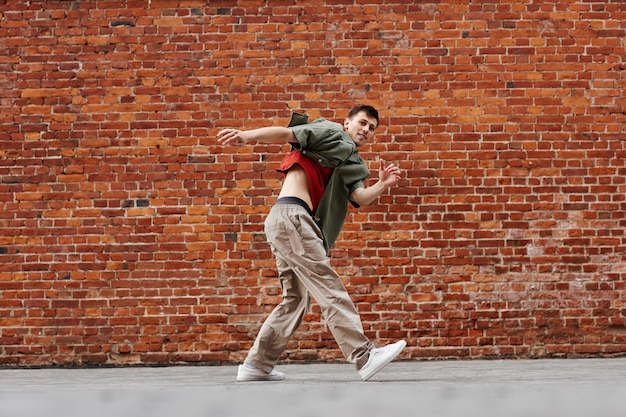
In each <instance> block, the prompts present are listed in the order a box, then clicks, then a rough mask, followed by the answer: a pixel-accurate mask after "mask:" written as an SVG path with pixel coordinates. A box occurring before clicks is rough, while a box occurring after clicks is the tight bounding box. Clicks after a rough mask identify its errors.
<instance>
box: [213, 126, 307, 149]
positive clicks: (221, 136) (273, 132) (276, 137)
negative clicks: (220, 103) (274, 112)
mask: <svg viewBox="0 0 626 417" xmlns="http://www.w3.org/2000/svg"><path fill="white" fill-rule="evenodd" d="M217 138H218V140H219V141H220V143H221V144H222V145H245V144H247V143H249V142H262V143H287V142H291V143H297V142H298V141H297V140H296V137H295V136H294V134H293V131H292V130H291V129H289V128H287V127H280V126H270V127H261V128H258V129H252V130H238V129H223V130H221V131H220V132H219V133H218V134H217Z"/></svg>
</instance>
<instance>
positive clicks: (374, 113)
mask: <svg viewBox="0 0 626 417" xmlns="http://www.w3.org/2000/svg"><path fill="white" fill-rule="evenodd" d="M360 112H365V114H367V115H368V116H369V117H373V118H374V119H376V124H378V110H376V109H375V108H374V107H372V106H368V105H367V104H359V105H358V106H354V107H353V108H352V110H350V113H348V119H352V118H353V117H354V116H356V115H357V114H359V113H360Z"/></svg>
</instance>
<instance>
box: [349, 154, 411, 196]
mask: <svg viewBox="0 0 626 417" xmlns="http://www.w3.org/2000/svg"><path fill="white" fill-rule="evenodd" d="M399 179H400V168H398V167H397V166H396V165H394V164H389V165H387V166H385V161H383V160H382V159H381V160H380V164H379V167H378V181H377V182H376V183H375V184H374V185H372V186H371V187H367V188H357V189H356V190H354V191H353V192H352V194H350V200H352V201H354V202H355V203H357V204H358V205H359V206H369V205H370V204H372V203H373V202H374V201H375V200H376V199H377V198H378V197H380V196H381V194H382V193H383V192H384V191H385V190H386V189H387V188H389V187H391V186H393V185H395V184H396V183H397V182H398V180H399Z"/></svg>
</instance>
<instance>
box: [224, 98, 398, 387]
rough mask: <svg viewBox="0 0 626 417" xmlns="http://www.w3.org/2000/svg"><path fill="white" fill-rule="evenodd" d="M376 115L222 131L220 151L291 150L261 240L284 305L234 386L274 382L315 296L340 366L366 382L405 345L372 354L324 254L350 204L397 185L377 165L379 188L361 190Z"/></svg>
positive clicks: (388, 169) (394, 170) (387, 169)
mask: <svg viewBox="0 0 626 417" xmlns="http://www.w3.org/2000/svg"><path fill="white" fill-rule="evenodd" d="M377 126H378V111H377V110H376V109H375V108H373V107H371V106H357V107H354V108H353V109H352V110H351V111H350V112H349V114H348V117H347V118H346V119H345V121H344V123H343V126H342V125H340V124H338V123H333V122H330V121H327V120H324V119H317V120H315V121H314V122H312V123H308V116H306V115H301V114H297V113H294V114H293V115H292V118H291V122H290V123H289V126H288V127H264V128H259V129H254V130H248V131H240V130H237V129H224V130H222V131H220V132H219V133H218V138H219V141H220V142H221V143H222V144H223V145H242V144H246V143H249V142H261V143H281V144H282V143H290V144H291V146H292V151H291V152H290V153H289V154H288V155H287V156H286V157H285V158H284V159H283V161H282V163H281V165H280V169H279V170H280V171H281V172H283V173H284V175H285V179H284V182H283V186H282V188H281V191H280V194H279V196H278V200H277V201H276V204H275V205H274V207H272V209H271V211H270V213H269V215H268V217H267V219H266V220H265V233H266V235H267V240H268V242H269V243H270V247H271V250H272V253H273V254H274V256H275V257H276V266H277V268H278V277H279V279H280V283H281V286H282V289H283V300H282V302H281V303H280V304H279V305H278V306H276V308H275V309H274V310H273V311H272V313H271V314H270V315H269V317H268V318H267V319H266V320H265V322H264V323H263V326H262V327H261V330H260V331H259V334H258V336H257V338H256V341H255V342H254V345H253V347H252V349H251V350H250V352H249V353H248V356H247V358H246V360H245V361H244V364H243V365H240V366H239V369H238V374H237V381H278V380H282V379H284V378H285V375H284V374H283V373H282V372H278V371H275V370H274V366H275V365H276V362H277V361H278V358H279V356H280V355H281V353H283V351H284V350H285V348H286V347H287V342H288V341H289V338H290V337H291V335H292V334H293V333H294V332H295V331H296V329H297V328H298V326H299V325H300V322H301V321H302V318H303V317H304V315H305V313H306V312H307V309H308V308H309V304H310V297H313V298H314V299H315V301H316V302H317V303H318V304H319V306H320V308H321V311H322V316H323V317H324V320H325V321H326V323H327V324H328V327H329V328H330V331H331V332H332V334H333V337H334V338H335V340H336V341H337V344H338V345H339V348H340V349H341V352H342V353H343V355H344V357H345V358H346V360H347V361H348V362H350V363H354V364H356V367H357V370H358V372H359V375H360V376H361V378H362V379H363V380H368V379H370V378H371V377H372V376H374V374H376V373H377V372H378V371H380V370H381V369H382V368H383V367H384V366H386V365H387V364H388V363H389V362H391V361H392V360H393V359H395V358H396V357H397V356H398V355H399V354H400V352H401V351H402V349H404V347H405V346H406V342H405V341H403V340H402V341H399V342H397V343H395V344H392V345H388V346H385V347H383V348H375V347H374V345H373V344H372V343H371V342H370V341H369V339H368V338H367V337H366V336H365V334H364V332H363V326H362V324H361V319H360V317H359V314H358V312H357V310H356V308H355V306H354V304H353V302H352V300H351V299H350V296H349V295H348V293H347V291H346V289H345V287H344V285H343V283H342V282H341V279H340V277H339V275H337V273H336V272H335V271H334V270H333V269H332V268H331V266H330V258H329V251H330V248H331V246H332V245H333V243H334V242H335V239H336V238H337V236H338V235H339V232H340V231H341V226H342V225H343V222H344V219H345V216H346V213H347V210H348V202H350V203H351V204H352V205H353V206H355V207H359V206H366V205H369V204H371V203H373V202H374V201H375V200H376V199H377V198H378V197H379V196H380V195H381V194H382V193H383V192H384V191H385V190H386V189H388V188H389V187H391V186H393V185H394V184H396V182H397V181H398V180H399V179H400V169H399V168H398V167H397V166H395V165H394V164H390V165H387V166H385V165H384V161H382V160H381V161H380V164H379V169H378V181H377V182H376V183H375V184H373V185H372V186H370V187H365V186H364V184H363V181H364V180H365V179H366V178H367V177H368V176H369V171H368V169H367V166H366V164H365V161H363V159H361V157H360V156H359V153H358V150H359V148H360V147H361V146H363V145H364V144H365V143H366V142H367V141H368V140H370V139H371V138H372V137H373V136H374V130H375V129H376V127H377Z"/></svg>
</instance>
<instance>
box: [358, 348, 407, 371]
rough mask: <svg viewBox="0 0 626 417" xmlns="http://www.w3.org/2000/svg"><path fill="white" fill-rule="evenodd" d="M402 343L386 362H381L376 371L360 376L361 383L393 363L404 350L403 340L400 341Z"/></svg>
mask: <svg viewBox="0 0 626 417" xmlns="http://www.w3.org/2000/svg"><path fill="white" fill-rule="evenodd" d="M401 342H402V343H400V344H399V346H400V348H399V349H398V350H397V351H396V352H395V353H394V354H393V355H391V356H390V357H389V358H388V359H387V360H386V361H384V362H382V363H381V365H380V366H379V367H378V369H375V370H374V371H373V372H371V373H370V374H367V375H361V379H362V380H363V381H369V380H370V378H372V377H373V376H374V375H376V374H377V373H378V372H380V371H382V369H383V368H384V367H385V366H387V365H389V363H390V362H391V361H393V360H394V359H395V358H397V357H398V355H399V354H400V353H402V351H403V350H404V348H405V347H406V342H405V341H404V340H402V341H401Z"/></svg>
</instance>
